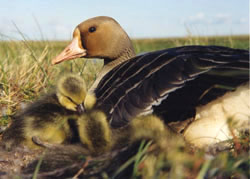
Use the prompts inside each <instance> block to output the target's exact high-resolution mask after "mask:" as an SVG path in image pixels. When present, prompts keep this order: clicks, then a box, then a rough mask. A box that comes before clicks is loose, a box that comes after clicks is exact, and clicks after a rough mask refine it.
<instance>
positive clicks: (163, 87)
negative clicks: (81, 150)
mask: <svg viewBox="0 0 250 179" xmlns="http://www.w3.org/2000/svg"><path fill="white" fill-rule="evenodd" d="M81 57H84V58H101V59H104V67H103V69H102V71H101V72H100V74H99V76H98V78H97V80H96V81H95V83H94V85H93V86H92V87H91V91H93V92H94V93H95V95H96V98H97V106H98V107H99V108H100V109H102V110H103V111H104V112H105V113H106V114H107V116H108V119H109V121H110V125H111V126H112V127H114V128H117V127H121V126H124V125H126V124H127V123H128V122H129V121H130V120H131V119H132V118H134V117H135V116H138V115H144V114H149V113H155V114H157V115H158V116H160V117H161V118H162V119H164V121H165V122H166V123H167V124H168V125H170V126H171V127H172V128H173V129H174V130H176V131H178V132H183V133H184V136H185V138H186V139H187V140H188V141H189V142H190V143H193V144H194V145H196V146H200V147H202V146H206V145H207V144H211V143H215V142H218V141H221V140H226V139H228V138H230V135H231V133H230V131H231V130H230V129H228V127H227V126H228V125H227V120H228V119H233V120H234V121H238V125H239V124H240V126H241V125H242V123H244V124H246V123H247V122H248V121H249V116H250V104H249V93H250V91H249V87H248V86H249V51H247V50H240V49H232V48H227V47H221V46H183V47H176V48H170V49H166V50H160V51H154V52H149V53H146V54H143V55H139V56H135V52H134V49H133V46H132V42H131V40H130V38H129V37H128V35H127V34H126V32H125V31H124V30H123V29H122V27H121V26H120V25H119V24H118V23H117V22H116V21H115V20H114V19H112V18H110V17H105V16H100V17H94V18H91V19H88V20H86V21H84V22H82V23H81V24H79V25H78V26H77V27H76V28H75V30H74V33H73V40H72V42H71V43H70V44H69V45H68V46H67V47H66V48H65V49H64V50H63V51H62V52H61V54H59V55H58V56H57V57H56V58H55V59H53V60H52V64H58V63H60V62H62V61H65V60H70V59H75V58H81ZM226 92H229V93H227V94H225V93H226ZM238 127H239V126H238Z"/></svg>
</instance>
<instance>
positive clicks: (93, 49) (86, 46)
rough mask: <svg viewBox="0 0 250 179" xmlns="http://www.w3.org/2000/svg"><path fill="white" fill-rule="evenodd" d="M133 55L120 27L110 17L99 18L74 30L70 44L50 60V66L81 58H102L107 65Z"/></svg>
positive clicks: (131, 48) (124, 33)
mask: <svg viewBox="0 0 250 179" xmlns="http://www.w3.org/2000/svg"><path fill="white" fill-rule="evenodd" d="M134 55H135V52H134V49H133V46H132V42H131V40H130V39H129V37H128V35H127V34H126V32H125V31H124V30H123V29H122V27H121V26H120V25H119V24H118V23H117V22H116V21H115V20H114V19H112V18H110V17H106V16H99V17H94V18H91V19H88V20H86V21H84V22H82V23H81V24H79V25H78V26H77V27H76V28H75V30H74V33H73V39H72V41H71V43H70V44H69V45H68V46H67V47H66V48H65V49H64V50H63V52H61V54H59V55H58V56H57V57H56V58H55V59H53V60H52V64H58V63H61V62H63V61H65V60H71V59H75V58H81V57H85V58H102V59H104V60H105V64H107V63H109V62H110V61H114V60H117V59H121V60H124V59H125V58H126V59H129V58H131V57H133V56H134Z"/></svg>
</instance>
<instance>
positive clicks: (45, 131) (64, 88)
mask: <svg viewBox="0 0 250 179" xmlns="http://www.w3.org/2000/svg"><path fill="white" fill-rule="evenodd" d="M85 96H86V86H85V83H84V80H83V79H81V78H80V77H78V76H76V75H72V74H70V75H65V76H63V77H62V78H60V79H59V81H58V84H57V89H56V90H55V91H54V92H52V93H49V94H46V95H45V96H44V97H42V98H41V99H39V100H37V101H35V102H33V103H32V104H30V105H29V106H28V107H27V108H25V109H24V110H23V111H21V112H19V113H18V114H17V115H16V116H14V118H13V121H12V124H11V125H10V127H9V128H7V130H6V131H5V132H4V134H3V143H4V145H5V147H6V148H7V149H12V148H14V147H16V146H19V145H23V146H27V147H29V148H32V149H39V148H40V146H38V145H36V144H35V143H34V142H33V137H38V138H39V139H40V140H42V141H44V142H49V143H55V144H60V143H65V142H66V143H67V142H72V141H71V140H74V138H73V137H74V130H73V129H74V128H75V126H74V125H75V124H76V123H75V120H76V119H77V118H78V116H79V113H81V112H82V111H81V110H82V107H81V106H82V103H83V102H84V100H85ZM77 111H79V112H77Z"/></svg>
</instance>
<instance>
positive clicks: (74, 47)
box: [52, 37, 87, 65]
mask: <svg viewBox="0 0 250 179" xmlns="http://www.w3.org/2000/svg"><path fill="white" fill-rule="evenodd" d="M86 54H87V52H86V50H85V49H83V48H81V47H79V42H78V38H77V37H75V38H73V40H72V41H71V43H70V44H69V45H68V46H67V47H66V48H65V49H64V50H63V51H62V52H61V53H60V54H59V55H58V56H57V57H56V58H54V59H53V60H52V65H55V64H58V63H61V62H63V61H66V60H71V59H75V58H80V57H83V56H85V55H86Z"/></svg>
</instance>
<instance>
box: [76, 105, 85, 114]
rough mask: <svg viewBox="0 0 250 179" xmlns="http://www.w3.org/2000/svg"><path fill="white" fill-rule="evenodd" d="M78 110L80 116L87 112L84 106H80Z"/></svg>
mask: <svg viewBox="0 0 250 179" xmlns="http://www.w3.org/2000/svg"><path fill="white" fill-rule="evenodd" d="M76 110H77V112H78V113H79V114H82V113H83V112H84V111H85V108H84V106H83V104H78V105H77V107H76Z"/></svg>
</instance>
